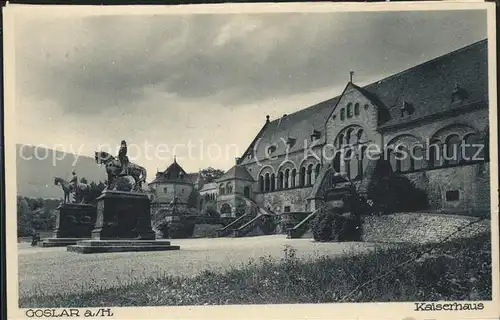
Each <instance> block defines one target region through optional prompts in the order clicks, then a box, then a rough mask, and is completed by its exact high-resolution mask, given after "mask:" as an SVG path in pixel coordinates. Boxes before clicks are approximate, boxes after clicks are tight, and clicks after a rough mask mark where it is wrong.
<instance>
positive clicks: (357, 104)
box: [354, 103, 359, 117]
mask: <svg viewBox="0 0 500 320" xmlns="http://www.w3.org/2000/svg"><path fill="white" fill-rule="evenodd" d="M354 115H355V116H356V117H357V116H359V103H356V104H355V105H354Z"/></svg>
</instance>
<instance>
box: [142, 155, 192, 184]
mask: <svg viewBox="0 0 500 320" xmlns="http://www.w3.org/2000/svg"><path fill="white" fill-rule="evenodd" d="M169 181H184V182H190V183H192V182H191V180H190V179H189V176H188V174H187V173H186V171H184V169H182V167H181V166H180V165H179V164H178V163H177V161H176V160H175V159H174V162H173V163H172V164H171V165H169V166H168V168H167V170H165V171H163V172H158V173H156V178H155V179H154V180H153V181H152V182H151V183H164V182H169Z"/></svg>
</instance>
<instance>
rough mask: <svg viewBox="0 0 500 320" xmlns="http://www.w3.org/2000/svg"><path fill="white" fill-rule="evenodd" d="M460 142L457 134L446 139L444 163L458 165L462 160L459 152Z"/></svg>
mask: <svg viewBox="0 0 500 320" xmlns="http://www.w3.org/2000/svg"><path fill="white" fill-rule="evenodd" d="M460 144H461V140H460V138H459V137H458V135H457V134H451V135H449V136H448V138H446V150H445V155H444V161H445V163H446V164H448V165H452V164H457V163H460V160H461V158H462V155H461V153H462V152H461V150H460Z"/></svg>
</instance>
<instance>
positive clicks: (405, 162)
mask: <svg viewBox="0 0 500 320" xmlns="http://www.w3.org/2000/svg"><path fill="white" fill-rule="evenodd" d="M400 155H401V158H402V159H401V160H400V161H401V167H400V168H401V172H408V171H412V170H413V160H414V159H413V157H412V156H411V154H410V152H409V149H408V147H407V146H403V147H401V148H400Z"/></svg>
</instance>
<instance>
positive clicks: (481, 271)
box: [20, 234, 491, 307]
mask: <svg viewBox="0 0 500 320" xmlns="http://www.w3.org/2000/svg"><path fill="white" fill-rule="evenodd" d="M324 245H328V243H325V244H324ZM427 248H429V246H428V245H423V246H422V245H420V246H417V245H401V246H398V247H395V248H389V249H382V250H377V251H374V252H371V253H367V254H363V255H352V256H345V257H336V258H330V257H326V256H318V257H315V258H311V259H304V260H302V259H298V258H297V257H296V255H295V250H294V249H293V248H286V249H285V252H284V256H283V258H281V259H279V260H275V259H272V258H270V257H266V258H262V259H260V261H249V262H248V263H247V264H245V265H242V266H241V268H237V269H236V268H235V269H231V270H229V271H224V272H210V271H205V272H202V273H201V274H199V275H197V276H195V277H175V276H167V275H165V276H163V277H160V278H157V279H152V280H148V281H146V282H143V283H133V284H129V285H124V286H121V287H117V288H111V289H109V288H108V289H99V288H95V289H94V290H93V291H87V292H84V293H82V294H58V295H44V294H43V293H38V294H37V295H34V296H30V297H23V298H21V299H20V306H21V307H97V306H161V305H163V306H168V305H221V304H263V303H327V302H336V301H340V300H341V299H342V298H344V297H346V295H347V294H348V293H353V294H352V295H349V298H348V299H345V300H344V301H348V302H375V301H376V302H389V301H436V300H491V242H490V234H484V235H481V236H477V237H475V238H472V239H460V240H455V241H451V242H447V243H445V244H443V245H442V246H440V248H439V249H436V250H434V251H433V252H431V253H430V254H426V255H424V256H422V257H420V258H418V259H416V260H415V261H414V262H411V263H409V264H405V265H404V266H402V267H400V268H396V269H394V267H395V266H396V265H399V264H400V263H402V262H404V261H407V260H409V259H412V258H413V257H415V256H416V255H418V254H419V253H420V252H423V251H424V250H426V249H427ZM393 269H394V271H393V272H391V273H390V274H389V275H388V276H387V277H384V278H382V279H379V280H377V281H374V282H371V283H370V284H368V285H366V286H361V285H362V284H364V283H366V282H367V281H370V280H372V279H373V278H375V277H377V276H379V275H382V274H385V273H387V272H388V271H391V270H393ZM138 272H140V271H139V270H138ZM359 286H361V287H360V288H359V289H358V287H359ZM353 291H354V292H353Z"/></svg>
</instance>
